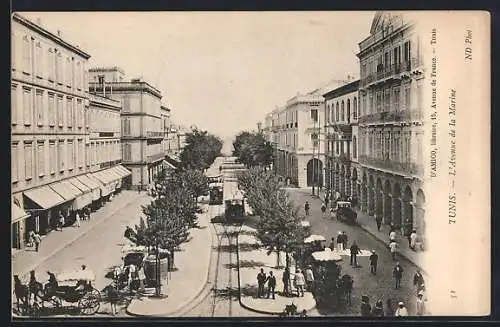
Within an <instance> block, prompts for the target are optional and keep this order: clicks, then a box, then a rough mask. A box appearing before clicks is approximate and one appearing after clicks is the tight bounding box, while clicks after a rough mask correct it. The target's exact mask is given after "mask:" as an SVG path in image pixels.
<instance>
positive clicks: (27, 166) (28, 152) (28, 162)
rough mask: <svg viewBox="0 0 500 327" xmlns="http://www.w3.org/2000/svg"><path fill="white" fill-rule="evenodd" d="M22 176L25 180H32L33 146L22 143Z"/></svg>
mask: <svg viewBox="0 0 500 327" xmlns="http://www.w3.org/2000/svg"><path fill="white" fill-rule="evenodd" d="M24 176H25V178H26V179H27V180H28V179H32V178H33V145H32V144H31V143H24Z"/></svg>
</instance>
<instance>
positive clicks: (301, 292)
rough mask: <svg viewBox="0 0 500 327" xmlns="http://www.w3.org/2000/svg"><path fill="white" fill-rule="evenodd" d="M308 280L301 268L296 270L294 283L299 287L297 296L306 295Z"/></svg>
mask: <svg viewBox="0 0 500 327" xmlns="http://www.w3.org/2000/svg"><path fill="white" fill-rule="evenodd" d="M305 283H306V281H305V279H304V275H303V274H302V272H301V271H300V269H297V270H295V276H294V284H295V287H296V289H297V296H304V285H305Z"/></svg>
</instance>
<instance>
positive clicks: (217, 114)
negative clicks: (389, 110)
mask: <svg viewBox="0 0 500 327" xmlns="http://www.w3.org/2000/svg"><path fill="white" fill-rule="evenodd" d="M20 14H21V15H23V16H25V17H26V18H28V19H30V20H33V21H35V20H36V19H37V18H40V20H41V25H42V26H43V27H44V28H46V29H47V30H49V31H51V32H54V33H56V31H57V30H60V31H61V33H62V37H63V38H64V39H65V40H66V41H68V42H69V43H71V44H74V45H78V46H79V47H80V48H81V49H82V50H84V51H86V52H87V53H89V54H90V55H91V58H90V59H89V67H95V66H118V67H121V68H122V69H123V70H124V71H125V74H126V77H127V78H128V79H130V78H135V77H142V78H143V79H144V80H146V81H147V82H149V83H150V84H152V85H153V86H155V87H157V88H158V89H160V90H161V92H162V94H163V102H164V103H165V104H166V105H168V106H169V107H170V108H171V110H172V118H173V120H174V122H175V123H177V124H181V125H185V126H191V125H196V126H198V127H199V128H202V129H204V130H207V131H209V132H210V133H213V134H216V135H219V136H221V137H224V138H227V137H230V136H233V135H235V134H237V133H238V132H239V131H242V130H255V129H257V122H259V121H262V122H263V121H264V117H265V115H266V113H268V112H270V111H272V110H273V109H274V108H275V107H276V106H282V105H284V104H285V102H286V101H287V100H288V99H289V98H291V97H293V96H295V95H296V94H297V93H305V92H309V91H312V90H314V89H316V88H318V87H322V86H324V85H325V84H327V83H329V82H330V81H332V80H344V79H346V78H347V75H351V76H354V77H356V78H359V61H358V59H357V57H356V53H358V51H359V47H358V43H359V42H361V41H362V40H363V39H364V38H366V37H367V36H368V35H369V31H370V26H371V22H372V19H373V17H374V15H375V12H368V11H367V12H361V11H358V12H333V11H329V12H313V11H310V12H306V11H302V12H40V13H37V12H30V13H22V12H21V13H20Z"/></svg>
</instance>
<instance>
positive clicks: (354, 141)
mask: <svg viewBox="0 0 500 327" xmlns="http://www.w3.org/2000/svg"><path fill="white" fill-rule="evenodd" d="M352 157H353V158H357V157H358V140H357V138H356V135H353V136H352Z"/></svg>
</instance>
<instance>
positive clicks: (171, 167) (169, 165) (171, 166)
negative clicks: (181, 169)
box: [163, 160, 177, 170]
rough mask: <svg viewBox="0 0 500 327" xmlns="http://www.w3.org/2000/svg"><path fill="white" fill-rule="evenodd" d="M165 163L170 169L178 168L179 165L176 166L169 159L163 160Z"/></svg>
mask: <svg viewBox="0 0 500 327" xmlns="http://www.w3.org/2000/svg"><path fill="white" fill-rule="evenodd" d="M163 165H165V166H166V167H167V168H170V169H174V170H175V169H177V167H175V166H174V165H172V164H171V163H170V162H168V161H167V160H163Z"/></svg>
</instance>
